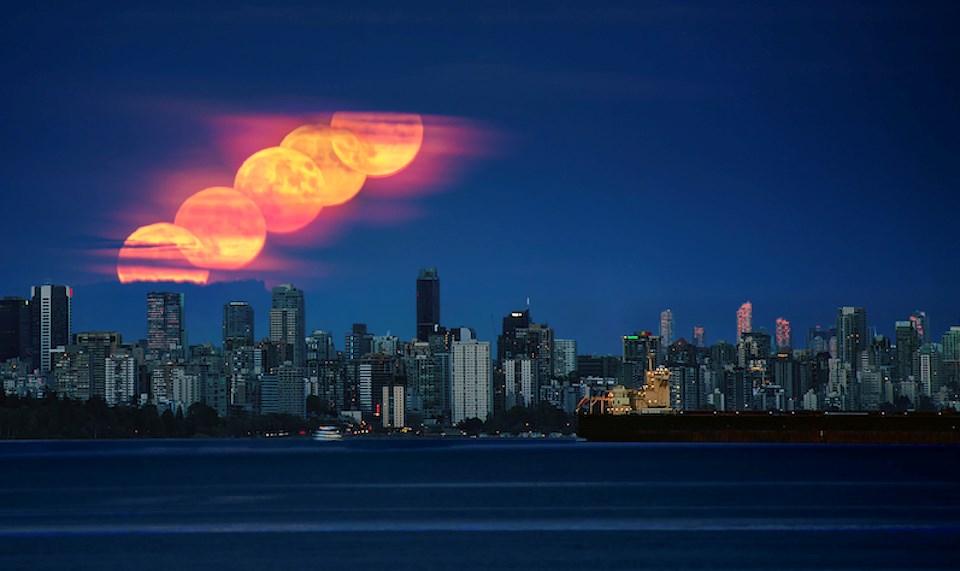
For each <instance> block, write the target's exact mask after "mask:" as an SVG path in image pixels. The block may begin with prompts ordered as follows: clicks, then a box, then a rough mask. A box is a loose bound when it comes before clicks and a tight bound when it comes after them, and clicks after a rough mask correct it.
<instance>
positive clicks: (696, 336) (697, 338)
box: [693, 325, 707, 347]
mask: <svg viewBox="0 0 960 571" xmlns="http://www.w3.org/2000/svg"><path fill="white" fill-rule="evenodd" d="M693 346H694V347H706V346H707V334H706V331H705V330H704V329H703V326H702V325H694V326H693Z"/></svg>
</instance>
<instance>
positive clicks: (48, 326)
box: [30, 284, 73, 373]
mask: <svg viewBox="0 0 960 571" xmlns="http://www.w3.org/2000/svg"><path fill="white" fill-rule="evenodd" d="M30 298H31V299H30V311H31V318H32V319H31V330H32V337H33V343H32V345H33V354H34V359H35V363H34V364H35V365H36V364H39V365H40V371H41V372H43V373H46V372H49V371H50V370H51V361H50V350H51V349H55V348H57V347H59V346H61V345H64V346H65V345H67V344H69V343H70V333H71V332H72V329H73V317H72V316H73V289H71V288H70V287H68V286H65V285H49V284H45V285H41V286H34V287H32V288H30Z"/></svg>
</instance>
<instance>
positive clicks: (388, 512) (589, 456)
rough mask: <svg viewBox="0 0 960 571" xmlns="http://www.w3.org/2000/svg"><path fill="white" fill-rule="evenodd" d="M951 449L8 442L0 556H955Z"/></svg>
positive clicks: (2, 463) (670, 561) (493, 565)
mask: <svg viewBox="0 0 960 571" xmlns="http://www.w3.org/2000/svg"><path fill="white" fill-rule="evenodd" d="M958 468H960V447H934V446H818V445H809V446H808V445H729V444H710V445H698V444H598V443H583V442H572V441H535V442H531V441H521V440H513V441H505V440H420V439H409V440H399V439H397V440H372V439H371V440H363V439H355V440H345V441H341V442H322V443H315V442H312V441H309V440H299V439H298V440H294V439H285V440H236V441H226V440H209V441H124V442H7V443H0V569H64V568H70V569H129V568H137V569H167V570H169V569H211V568H221V567H227V568H232V569H291V568H293V569H371V568H389V569H401V570H402V569H457V570H472V569H524V570H532V569H878V568H882V569H908V568H909V569H919V568H924V569H956V568H957V561H960V476H958V474H960V471H958Z"/></svg>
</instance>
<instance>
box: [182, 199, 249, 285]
mask: <svg viewBox="0 0 960 571" xmlns="http://www.w3.org/2000/svg"><path fill="white" fill-rule="evenodd" d="M173 223H174V224H176V225H177V226H179V227H181V228H184V229H185V230H188V231H190V232H191V233H193V235H194V236H196V237H197V238H198V239H199V240H200V244H201V245H202V246H203V247H202V248H200V249H199V250H197V249H194V248H190V247H188V248H186V249H184V250H182V252H183V255H184V256H186V258H187V260H189V261H190V263H191V264H193V265H194V266H197V267H198V268H207V269H211V270H236V269H239V268H242V267H244V266H246V265H247V264H249V263H250V262H252V261H253V260H254V259H256V257H257V256H258V255H259V254H260V251H261V250H263V243H264V241H266V239H267V223H266V221H265V220H264V218H263V214H262V213H261V212H260V207H258V206H257V204H256V203H255V202H254V201H253V200H251V199H250V198H249V197H248V196H247V195H245V194H241V193H239V192H237V191H236V190H234V189H232V188H229V187H226V186H214V187H211V188H208V189H205V190H201V191H200V192H198V193H196V194H194V195H193V196H191V197H190V198H188V199H186V200H185V201H184V202H183V204H181V205H180V210H177V216H176V218H174V220H173Z"/></svg>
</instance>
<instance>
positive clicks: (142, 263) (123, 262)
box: [117, 222, 210, 284]
mask: <svg viewBox="0 0 960 571" xmlns="http://www.w3.org/2000/svg"><path fill="white" fill-rule="evenodd" d="M202 249H203V245H202V244H201V243H200V240H199V239H198V238H197V237H196V236H194V235H193V234H192V233H190V231H189V230H185V229H183V228H181V227H179V226H175V225H173V224H167V223H166V222H161V223H158V224H150V225H148V226H141V227H140V228H137V229H136V230H134V231H133V234H130V236H129V237H128V238H127V239H126V240H125V241H124V242H123V246H122V247H121V248H120V253H119V254H118V255H117V278H119V279H120V283H123V284H127V283H131V282H192V283H196V284H205V283H207V280H208V279H209V278H210V272H208V271H207V270H202V269H197V268H194V267H193V266H191V265H190V263H189V262H188V261H187V259H186V258H185V256H184V254H183V252H192V253H197V252H200V251H201V250H202Z"/></svg>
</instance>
